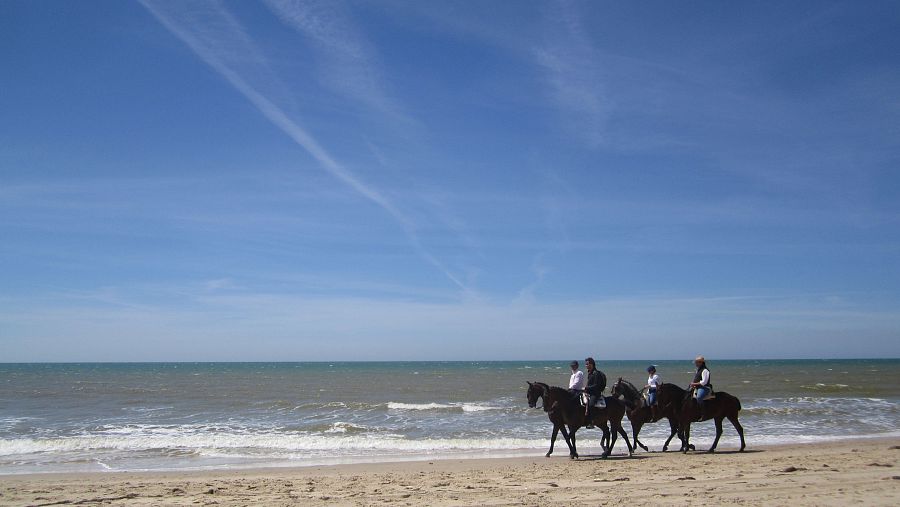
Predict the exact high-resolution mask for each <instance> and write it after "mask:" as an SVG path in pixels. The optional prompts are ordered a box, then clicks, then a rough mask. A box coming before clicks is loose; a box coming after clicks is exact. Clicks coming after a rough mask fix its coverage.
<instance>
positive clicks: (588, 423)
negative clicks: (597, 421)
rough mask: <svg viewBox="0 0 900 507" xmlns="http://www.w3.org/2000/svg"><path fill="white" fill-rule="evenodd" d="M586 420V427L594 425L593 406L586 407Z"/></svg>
mask: <svg viewBox="0 0 900 507" xmlns="http://www.w3.org/2000/svg"><path fill="white" fill-rule="evenodd" d="M584 421H585V422H584V427H585V428H593V427H594V422H593V421H592V420H591V407H587V408H585V409H584Z"/></svg>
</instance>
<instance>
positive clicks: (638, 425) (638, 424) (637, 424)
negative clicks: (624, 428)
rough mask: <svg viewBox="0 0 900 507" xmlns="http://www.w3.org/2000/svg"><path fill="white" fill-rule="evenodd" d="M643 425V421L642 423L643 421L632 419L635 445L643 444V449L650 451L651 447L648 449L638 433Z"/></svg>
mask: <svg viewBox="0 0 900 507" xmlns="http://www.w3.org/2000/svg"><path fill="white" fill-rule="evenodd" d="M642 426H643V423H641V422H634V421H631V434H632V435H634V445H635V447H637V446H641V449H643V450H645V451H648V452H649V451H650V449H648V448H647V446H646V445H644V444H643V442H641V441H640V440H638V433H640V432H641V427H642Z"/></svg>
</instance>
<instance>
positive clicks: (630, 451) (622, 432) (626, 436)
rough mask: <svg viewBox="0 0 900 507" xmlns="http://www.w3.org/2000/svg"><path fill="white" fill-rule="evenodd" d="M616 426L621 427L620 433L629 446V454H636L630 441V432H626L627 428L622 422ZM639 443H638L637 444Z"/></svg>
mask: <svg viewBox="0 0 900 507" xmlns="http://www.w3.org/2000/svg"><path fill="white" fill-rule="evenodd" d="M616 426H618V427H619V434H620V435H622V438H624V439H625V445H626V446H628V455H629V456H634V449H635V448H634V447H632V446H631V442H629V441H628V433H625V428H623V427H622V423H621V422H618V423H616ZM635 445H637V444H635Z"/></svg>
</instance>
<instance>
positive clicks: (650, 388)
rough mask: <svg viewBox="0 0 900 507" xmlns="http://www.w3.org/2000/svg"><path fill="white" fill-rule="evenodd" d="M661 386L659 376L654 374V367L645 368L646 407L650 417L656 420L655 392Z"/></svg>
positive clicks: (653, 365)
mask: <svg viewBox="0 0 900 507" xmlns="http://www.w3.org/2000/svg"><path fill="white" fill-rule="evenodd" d="M661 385H662V380H660V378H659V375H657V374H656V365H655V364H651V365H650V366H648V367H647V405H649V406H650V417H651V418H652V419H653V420H656V392H657V391H658V390H659V386H661Z"/></svg>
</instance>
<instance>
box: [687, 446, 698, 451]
mask: <svg viewBox="0 0 900 507" xmlns="http://www.w3.org/2000/svg"><path fill="white" fill-rule="evenodd" d="M688 449H690V450H692V451H696V450H697V448H696V447H694V444H691V445H689V446H688Z"/></svg>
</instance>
